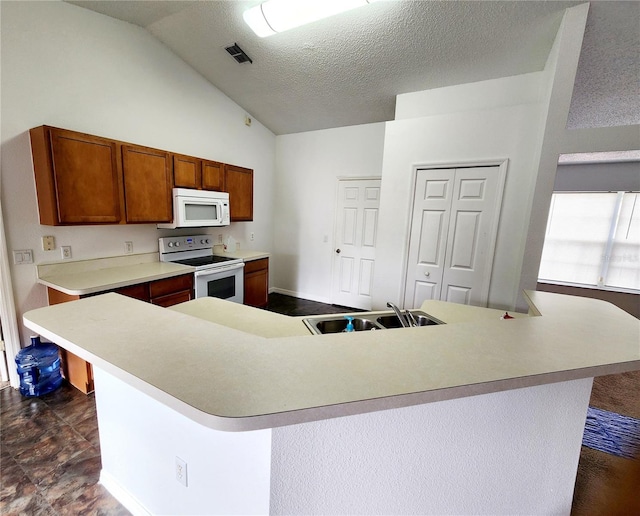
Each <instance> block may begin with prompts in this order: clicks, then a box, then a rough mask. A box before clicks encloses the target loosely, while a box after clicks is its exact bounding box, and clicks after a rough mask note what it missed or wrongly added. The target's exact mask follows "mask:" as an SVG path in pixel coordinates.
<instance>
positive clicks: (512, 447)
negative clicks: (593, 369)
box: [95, 368, 593, 515]
mask: <svg viewBox="0 0 640 516" xmlns="http://www.w3.org/2000/svg"><path fill="white" fill-rule="evenodd" d="M592 381H593V379H592V378H587V379H582V380H573V381H568V382H559V383H554V384H548V385H541V386H536V387H527V388H522V389H515V390H509V391H504V392H497V393H492V394H484V395H479V396H472V397H467V398H460V399H455V400H450V401H442V402H437V403H430V404H425V405H416V406H412V407H405V408H396V409H390V410H385V411H381V412H374V413H369V414H360V415H354V416H346V417H341V418H336V419H330V420H324V421H316V422H312V423H304V424H299V425H291V426H285V427H279V428H274V429H266V430H256V431H250V432H224V431H219V430H215V429H211V428H207V427H205V426H203V425H201V424H199V423H196V422H193V421H191V420H189V419H187V418H186V417H184V416H183V415H180V414H178V413H177V412H175V411H174V410H173V409H171V408H169V407H166V406H165V405H163V404H161V403H160V402H158V401H156V400H154V399H152V398H151V397H149V396H148V395H146V394H144V393H142V392H140V391H138V390H137V389H135V388H133V387H131V386H130V385H128V384H127V383H125V382H123V381H121V380H119V379H118V378H116V377H114V376H112V375H111V374H108V373H106V372H105V371H103V370H101V369H99V368H95V382H96V403H97V411H98V423H99V430H100V446H101V452H102V468H103V470H102V476H101V481H102V483H103V485H104V486H105V487H106V488H107V489H108V490H109V491H110V492H111V493H112V494H113V495H114V496H115V497H116V498H117V499H118V500H119V501H120V502H121V503H123V505H125V506H126V507H127V508H128V509H129V510H130V511H131V512H133V513H134V514H209V515H213V514H227V515H230V514H328V513H331V514H355V513H359V514H400V513H402V514H411V513H413V514H418V513H419V514H435V513H437V514H445V513H448V514H451V513H455V514H478V513H487V514H488V513H491V514H525V513H526V514H549V513H553V514H569V513H570V510H571V502H572V497H573V488H574V483H575V476H576V471H577V466H578V459H579V454H580V446H581V442H582V433H583V428H584V422H585V417H586V411H587V406H588V402H589V396H590V392H591V385H592ZM176 457H179V458H180V459H181V460H183V461H184V462H185V463H186V464H187V471H186V475H187V486H184V485H183V484H181V483H180V482H179V481H178V480H177V479H176Z"/></svg>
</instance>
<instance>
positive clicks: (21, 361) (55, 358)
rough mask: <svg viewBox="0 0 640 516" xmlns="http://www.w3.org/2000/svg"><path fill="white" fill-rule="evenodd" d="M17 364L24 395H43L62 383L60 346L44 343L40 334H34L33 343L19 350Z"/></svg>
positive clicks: (21, 389)
mask: <svg viewBox="0 0 640 516" xmlns="http://www.w3.org/2000/svg"><path fill="white" fill-rule="evenodd" d="M16 365H17V366H18V375H20V394H22V395H23V396H42V395H43V394H47V393H49V392H51V391H54V390H55V389H57V388H58V387H60V385H61V384H62V375H61V374H60V356H59V354H58V346H56V345H55V344H43V343H42V342H40V337H38V336H32V337H31V345H30V346H27V347H26V348H23V349H21V350H20V351H18V354H17V355H16Z"/></svg>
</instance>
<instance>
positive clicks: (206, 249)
mask: <svg viewBox="0 0 640 516" xmlns="http://www.w3.org/2000/svg"><path fill="white" fill-rule="evenodd" d="M158 247H159V250H160V261H161V262H173V263H180V264H182V265H190V266H192V267H195V272H194V284H195V292H196V298H200V297H205V296H210V297H217V298H220V299H226V300H227V301H233V302H235V303H242V302H243V301H244V261H243V260H241V259H239V258H229V257H226V256H215V255H214V254H213V245H212V241H211V236H210V235H194V236H179V237H163V238H160V239H159V240H158Z"/></svg>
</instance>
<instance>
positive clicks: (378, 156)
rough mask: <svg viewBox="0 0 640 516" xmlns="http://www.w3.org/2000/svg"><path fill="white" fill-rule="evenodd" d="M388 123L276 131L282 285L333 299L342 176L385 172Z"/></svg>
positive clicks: (277, 276)
mask: <svg viewBox="0 0 640 516" xmlns="http://www.w3.org/2000/svg"><path fill="white" fill-rule="evenodd" d="M384 128H385V126H384V124H383V123H378V124H366V125H358V126H351V127H342V128H338V129H327V130H322V131H310V132H306V133H298V134H289V135H284V136H278V137H276V170H277V175H276V179H275V181H276V183H275V195H274V200H275V201H274V202H275V206H274V219H273V226H274V238H273V249H274V254H273V258H274V259H273V262H272V263H273V265H272V278H273V285H274V286H275V287H276V288H277V290H278V291H281V292H285V293H292V294H293V293H295V294H296V295H299V296H300V297H304V298H306V299H313V300H317V301H322V302H331V267H332V262H333V251H334V245H333V241H334V212H335V206H336V204H335V203H336V192H337V178H338V177H372V176H377V177H380V175H381V172H382V150H383V146H384V130H385V129H384ZM325 235H326V236H327V242H324V237H325Z"/></svg>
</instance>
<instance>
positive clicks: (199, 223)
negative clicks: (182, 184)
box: [158, 188, 231, 229]
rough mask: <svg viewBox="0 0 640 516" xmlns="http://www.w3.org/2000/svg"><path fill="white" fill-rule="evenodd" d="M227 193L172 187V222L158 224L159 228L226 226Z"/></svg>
mask: <svg viewBox="0 0 640 516" xmlns="http://www.w3.org/2000/svg"><path fill="white" fill-rule="evenodd" d="M230 222H231V218H230V214H229V194H228V193H227V192H212V191H209V190H192V189H190V188H174V189H173V222H172V223H169V224H158V228H161V229H176V228H198V227H211V226H228V225H229V224H230Z"/></svg>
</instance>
